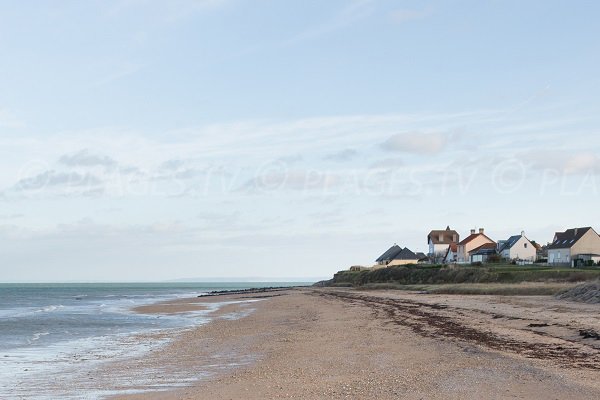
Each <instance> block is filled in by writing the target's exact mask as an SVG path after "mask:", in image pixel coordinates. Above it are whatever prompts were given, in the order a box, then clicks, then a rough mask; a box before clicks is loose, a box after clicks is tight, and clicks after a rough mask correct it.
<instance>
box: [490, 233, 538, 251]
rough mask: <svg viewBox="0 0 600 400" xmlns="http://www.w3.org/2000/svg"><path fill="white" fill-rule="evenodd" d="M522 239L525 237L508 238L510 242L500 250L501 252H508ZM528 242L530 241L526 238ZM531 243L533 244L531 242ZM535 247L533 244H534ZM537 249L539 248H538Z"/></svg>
mask: <svg viewBox="0 0 600 400" xmlns="http://www.w3.org/2000/svg"><path fill="white" fill-rule="evenodd" d="M522 237H525V236H523V235H514V236H511V237H509V238H508V240H507V241H506V242H505V243H504V244H503V245H502V247H501V248H500V250H499V251H500V252H502V251H504V250H508V249H511V248H512V247H513V246H514V245H515V244H517V242H518V241H519V239H521V238H522ZM525 239H526V240H527V241H529V239H527V238H525ZM529 243H531V242H529ZM532 245H533V243H532ZM536 249H537V247H536Z"/></svg>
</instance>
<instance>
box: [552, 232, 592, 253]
mask: <svg viewBox="0 0 600 400" xmlns="http://www.w3.org/2000/svg"><path fill="white" fill-rule="evenodd" d="M590 229H592V228H591V227H589V226H588V227H585V228H573V229H567V230H566V231H564V232H556V233H555V234H554V242H552V244H550V245H549V246H548V249H550V250H551V249H570V248H571V247H573V245H574V244H575V243H577V242H578V241H579V239H581V238H582V237H583V235H585V234H586V233H588V231H589V230H590ZM592 231H593V229H592Z"/></svg>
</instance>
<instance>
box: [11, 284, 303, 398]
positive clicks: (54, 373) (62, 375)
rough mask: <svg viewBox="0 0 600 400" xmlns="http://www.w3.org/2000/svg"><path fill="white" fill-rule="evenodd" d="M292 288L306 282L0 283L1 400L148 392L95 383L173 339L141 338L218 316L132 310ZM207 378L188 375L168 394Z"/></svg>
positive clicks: (131, 384) (135, 383)
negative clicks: (98, 373)
mask: <svg viewBox="0 0 600 400" xmlns="http://www.w3.org/2000/svg"><path fill="white" fill-rule="evenodd" d="M288 285H289V286H291V285H298V283H289V284H286V283H280V282H278V283H269V282H262V283H255V282H252V283H157V284H147V283H139V284H132V283H127V284H120V283H114V284H0V399H12V398H22V399H53V398H73V399H75V398H77V399H97V398H102V397H104V396H108V395H111V394H115V393H118V392H136V391H139V388H140V387H142V386H146V385H147V383H144V382H143V381H142V380H141V377H140V378H139V379H136V377H135V376H129V377H125V378H126V379H127V384H126V385H123V384H122V383H121V384H119V385H116V384H115V387H117V386H118V390H117V389H115V390H111V388H110V387H106V386H107V385H106V383H105V384H103V388H102V390H99V389H98V388H97V387H94V386H90V385H89V384H88V381H87V380H89V379H90V377H89V375H90V374H93V371H94V369H95V368H98V366H99V365H100V364H102V363H109V362H115V361H119V360H124V359H128V358H134V357H143V355H144V354H145V353H146V352H149V351H152V350H153V349H156V348H157V347H160V346H164V345H166V344H167V343H169V341H170V337H172V336H173V335H161V337H162V339H160V340H157V339H156V335H154V338H152V339H148V340H147V341H144V340H141V339H140V337H141V338H143V337H145V335H148V334H150V333H157V332H158V333H161V332H168V331H170V330H182V329H189V328H192V327H194V326H198V325H200V324H204V323H208V322H210V315H209V314H210V312H211V311H213V310H212V309H209V310H204V311H197V312H189V313H182V314H176V315H144V314H137V313H134V312H132V311H131V310H132V308H134V307H137V306H140V305H147V304H152V303H157V302H160V301H165V300H170V299H177V298H188V297H196V296H198V295H201V294H205V293H207V292H209V291H213V290H232V289H245V288H250V287H268V286H288ZM224 304H226V303H215V304H214V305H212V306H211V307H214V308H218V307H220V306H222V305H224ZM230 317H231V318H236V317H237V316H236V315H232V316H230ZM148 337H150V336H148ZM200 377H201V376H181V377H179V378H174V379H172V380H171V381H164V382H161V388H163V389H164V388H168V387H170V386H181V385H185V384H189V383H190V382H191V381H194V380H196V379H197V378H200ZM119 378H120V377H117V376H115V377H112V378H109V379H108V382H111V381H112V380H114V381H115V382H116V381H118V380H119ZM121 378H122V377H121ZM108 386H110V385H108Z"/></svg>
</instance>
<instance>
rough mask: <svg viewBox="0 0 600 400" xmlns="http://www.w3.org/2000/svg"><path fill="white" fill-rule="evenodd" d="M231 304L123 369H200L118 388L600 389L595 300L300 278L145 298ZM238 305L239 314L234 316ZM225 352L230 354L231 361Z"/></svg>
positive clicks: (441, 393)
mask: <svg viewBox="0 0 600 400" xmlns="http://www.w3.org/2000/svg"><path fill="white" fill-rule="evenodd" d="M250 298H255V299H256V300H260V301H256V302H251V303H239V304H231V305H228V306H226V307H224V308H223V309H221V310H219V311H217V312H216V315H215V317H216V320H215V321H214V322H212V323H210V324H207V325H204V326H201V327H199V328H197V329H194V330H192V331H188V332H185V333H183V334H182V335H180V336H179V337H177V338H176V340H175V341H174V342H173V343H172V344H170V345H168V346H166V347H165V348H164V349H162V350H161V351H157V352H154V353H153V354H151V355H149V356H148V357H145V358H144V359H141V360H136V363H138V364H137V365H138V367H136V366H135V365H127V366H125V365H123V364H121V365H119V366H114V367H115V368H118V369H121V370H122V371H118V372H122V373H135V371H136V370H140V369H141V367H144V368H147V367H148V366H153V365H154V366H160V368H161V371H162V372H161V373H167V374H169V373H172V374H176V373H177V372H178V371H182V370H185V371H186V372H190V371H192V372H195V375H196V376H198V377H199V378H201V379H199V380H197V381H196V382H194V383H192V386H190V387H187V388H184V389H177V390H172V391H167V392H164V391H163V392H156V391H155V392H152V391H150V392H146V393H143V394H136V395H125V396H118V397H116V398H118V399H128V400H133V399H276V398H302V399H318V398H322V399H330V398H335V399H338V398H339V399H341V398H344V399H348V398H350V399H367V398H370V399H399V398H401V399H508V398H521V399H598V398H600V341H598V340H594V339H584V338H583V337H582V336H580V334H579V331H580V330H594V331H600V312H599V311H600V305H588V304H577V303H570V302H566V301H560V300H555V299H552V298H551V297H547V296H540V297H502V296H458V295H423V294H417V293H407V292H399V291H389V292H383V291H373V292H359V291H354V290H334V289H301V290H288V291H282V292H276V293H262V294H259V295H235V296H220V297H211V298H199V299H186V300H181V301H177V302H170V303H166V304H159V305H156V306H152V307H145V308H143V309H140V310H138V311H140V312H147V313H169V312H185V311H186V310H194V309H206V308H210V305H211V303H214V302H219V301H224V300H242V301H247V300H249V299H250ZM231 313H237V314H235V315H237V316H241V317H243V318H240V319H232V318H231V316H232V314H231ZM228 364H229V365H228Z"/></svg>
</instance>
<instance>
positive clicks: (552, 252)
mask: <svg viewBox="0 0 600 400" xmlns="http://www.w3.org/2000/svg"><path fill="white" fill-rule="evenodd" d="M571 260H572V257H571V249H549V250H548V263H549V264H563V265H570V264H571Z"/></svg>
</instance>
